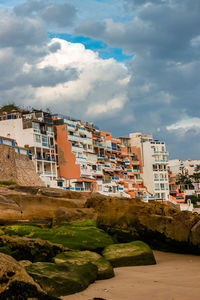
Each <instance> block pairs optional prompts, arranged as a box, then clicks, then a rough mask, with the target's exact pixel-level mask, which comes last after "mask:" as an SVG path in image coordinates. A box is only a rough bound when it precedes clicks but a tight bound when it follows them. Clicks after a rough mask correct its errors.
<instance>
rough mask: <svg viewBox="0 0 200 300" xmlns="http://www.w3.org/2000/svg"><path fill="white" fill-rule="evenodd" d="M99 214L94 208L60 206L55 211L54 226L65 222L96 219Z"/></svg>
mask: <svg viewBox="0 0 200 300" xmlns="http://www.w3.org/2000/svg"><path fill="white" fill-rule="evenodd" d="M96 218H97V214H96V213H95V211H94V209H93V208H65V207H60V208H59V209H57V210H56V211H55V212H54V216H53V226H59V225H61V224H62V223H63V222H66V223H72V222H75V221H81V220H96Z"/></svg>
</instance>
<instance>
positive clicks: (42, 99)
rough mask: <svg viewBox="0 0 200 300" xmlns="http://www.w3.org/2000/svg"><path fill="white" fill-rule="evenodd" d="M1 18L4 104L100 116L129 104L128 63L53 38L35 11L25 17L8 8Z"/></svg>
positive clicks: (0, 77)
mask: <svg viewBox="0 0 200 300" xmlns="http://www.w3.org/2000/svg"><path fill="white" fill-rule="evenodd" d="M32 2H33V1H32ZM30 3H31V1H29V4H30ZM38 3H39V2H38ZM34 9H36V8H34ZM38 9H41V7H39V8H38ZM0 14H1V12H0ZM0 22H1V24H2V26H0V68H1V73H0V89H1V94H0V102H1V104H4V103H6V102H13V101H14V102H15V103H16V104H21V105H23V104H24V105H26V104H28V105H31V106H36V107H41V106H42V107H43V108H45V107H52V110H54V111H56V112H63V113H65V114H71V115H72V116H74V115H75V116H77V117H78V118H81V116H82V117H83V118H85V119H88V118H89V119H90V118H91V116H92V119H93V120H94V119H98V118H99V117H100V116H105V115H110V116H111V115H113V114H116V113H117V112H119V111H120V110H121V109H122V108H123V106H124V105H125V103H126V102H127V85H128V82H129V75H128V71H127V68H126V67H125V66H124V65H123V64H120V63H117V62H116V61H115V60H114V59H107V60H103V59H101V58H99V56H98V53H95V52H93V51H91V50H86V49H85V47H84V46H83V45H82V44H73V43H69V42H67V41H64V40H60V39H51V40H50V39H48V37H47V34H46V32H45V30H44V27H43V23H42V21H41V20H40V19H38V18H34V17H33V16H32V15H31V16H29V17H25V18H23V19H22V18H21V17H20V16H19V15H15V14H14V13H12V12H5V11H3V12H2V14H1V17H0ZM20 30H21V32H20V33H19V32H18V31H20Z"/></svg>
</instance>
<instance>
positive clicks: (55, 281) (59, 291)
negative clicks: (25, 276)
mask: <svg viewBox="0 0 200 300" xmlns="http://www.w3.org/2000/svg"><path fill="white" fill-rule="evenodd" d="M26 270H27V272H28V273H29V274H30V275H31V276H32V277H33V278H34V280H35V281H36V282H38V283H39V284H40V286H41V287H42V289H43V290H44V291H46V292H47V293H48V294H50V295H52V296H55V297H59V296H64V295H69V294H73V293H76V292H79V291H82V290H84V289H85V288H87V287H88V285H89V284H90V283H92V282H94V281H95V280H96V278H97V267H96V266H95V265H93V264H91V263H87V264H84V265H76V264H70V263H66V262H65V263H61V264H53V263H45V262H43V263H42V262H38V263H33V264H32V265H31V266H28V267H26Z"/></svg>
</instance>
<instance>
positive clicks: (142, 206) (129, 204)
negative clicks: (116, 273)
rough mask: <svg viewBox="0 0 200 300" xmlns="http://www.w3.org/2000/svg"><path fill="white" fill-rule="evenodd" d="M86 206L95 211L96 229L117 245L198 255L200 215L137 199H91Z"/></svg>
mask: <svg viewBox="0 0 200 300" xmlns="http://www.w3.org/2000/svg"><path fill="white" fill-rule="evenodd" d="M86 206H87V207H93V208H95V210H96V211H97V212H98V218H97V224H98V226H99V227H100V228H102V229H104V230H105V231H106V232H108V233H109V234H112V235H113V236H114V237H115V239H117V241H118V242H129V241H133V240H142V241H145V242H146V243H147V244H149V245H150V246H151V247H152V248H153V249H159V250H162V251H174V252H180V253H195V254H200V235H199V233H198V226H195V225H196V224H197V223H198V222H199V221H200V216H199V215H193V214H192V213H191V212H187V211H180V210H178V209H174V208H172V207H170V206H169V205H165V204H162V203H158V202H156V201H152V202H151V203H144V202H142V201H140V200H138V199H121V198H120V199H119V198H118V199H116V198H110V199H108V198H105V199H98V198H92V197H91V198H90V199H88V200H87V203H86ZM194 226H195V227H194Z"/></svg>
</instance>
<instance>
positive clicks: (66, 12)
mask: <svg viewBox="0 0 200 300" xmlns="http://www.w3.org/2000/svg"><path fill="white" fill-rule="evenodd" d="M14 11H15V13H16V14H17V15H20V16H32V17H33V16H37V17H40V18H42V19H43V20H44V21H45V22H46V23H48V24H53V25H56V26H57V27H66V26H70V25H72V24H73V22H74V20H75V19H76V14H77V10H76V9H75V7H74V6H73V5H71V4H67V3H64V4H57V3H54V2H52V1H48V0H45V1H35V0H28V1H27V2H25V3H24V4H21V5H18V6H16V7H15V8H14Z"/></svg>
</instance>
